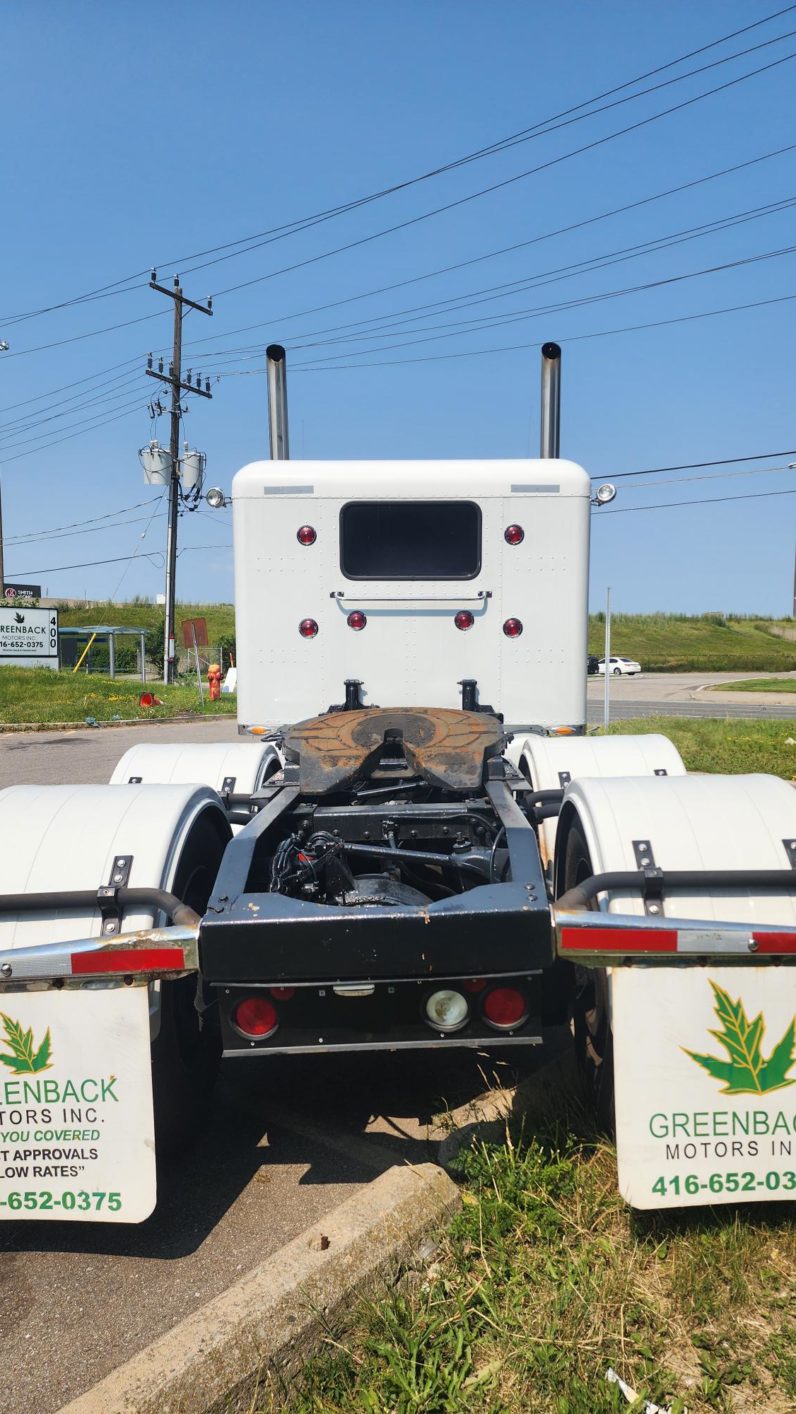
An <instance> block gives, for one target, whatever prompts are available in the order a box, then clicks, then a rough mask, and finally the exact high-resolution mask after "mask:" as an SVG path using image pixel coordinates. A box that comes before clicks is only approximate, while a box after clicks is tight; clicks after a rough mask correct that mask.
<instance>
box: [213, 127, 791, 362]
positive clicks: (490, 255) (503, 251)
mask: <svg viewBox="0 0 796 1414" xmlns="http://www.w3.org/2000/svg"><path fill="white" fill-rule="evenodd" d="M794 150H796V143H789V144H788V145H787V146H786V147H779V148H775V149H774V150H773V151H771V152H764V153H761V154H760V156H758V157H751V158H749V159H748V160H747V161H745V162H738V163H736V164H735V165H734V166H732V167H724V168H722V169H721V170H720V171H718V172H710V173H708V174H707V176H704V177H696V178H694V179H693V180H692V181H689V182H683V183H681V185H680V186H676V187H668V188H667V189H666V190H665V191H661V192H655V193H654V194H653V195H652V196H645V197H641V199H640V200H638V201H631V202H628V203H627V205H625V206H615V207H613V208H612V209H611V210H610V211H602V212H600V213H599V214H598V215H596V216H588V217H586V218H585V219H584V220H582V221H574V222H573V223H572V224H571V225H569V226H559V227H557V228H556V229H555V230H553V231H546V232H544V234H542V235H539V236H531V237H530V238H529V239H528V240H524V241H516V242H514V243H513V244H512V245H507V246H500V247H498V249H497V250H491V251H486V252H485V253H484V254H481V255H475V256H472V257H470V259H468V260H459V261H456V262H455V263H454V264H452V265H443V266H440V267H439V268H438V269H436V270H428V271H425V272H424V273H423V274H421V275H412V276H410V277H409V278H408V279H405V280H396V281H394V282H393V283H392V284H390V285H379V286H377V287H376V288H374V289H372V290H364V291H363V292H362V293H361V294H355V295H347V296H346V297H345V298H344V299H339V300H331V301H329V302H328V303H327V304H319V305H314V306H312V307H311V308H310V309H302V310H299V311H298V312H297V313H293V314H281V315H274V316H273V317H272V318H271V319H268V320H262V321H260V322H258V323H256V324H244V325H242V326H241V327H240V328H238V329H228V330H226V331H225V332H224V333H222V334H216V335H211V336H210V338H208V339H196V340H194V341H193V344H201V345H203V346H205V345H207V344H210V343H212V342H214V340H215V339H228V338H231V337H232V335H233V334H247V333H249V332H250V331H251V330H253V329H266V328H273V327H274V325H275V324H281V323H285V322H286V321H287V320H290V319H301V318H303V317H304V316H305V315H308V314H322V313H324V312H325V311H326V310H327V309H337V308H338V307H339V306H341V305H345V304H353V303H355V302H356V301H358V300H363V299H371V298H372V297H373V296H374V295H382V294H388V293H390V292H391V291H392V290H398V289H403V288H404V287H405V286H407V285H415V284H419V283H420V282H421V281H424V280H431V279H435V278H436V277H437V276H439V275H449V274H451V273H452V272H453V271H454V270H463V269H464V268H465V267H466V266H469V265H478V264H480V263H481V262H482V261H485V260H494V259H496V258H497V257H498V256H501V255H508V254H511V253H513V252H514V251H516V250H522V249H524V248H526V247H527V246H531V245H538V244H539V243H540V242H542V241H547V240H552V239H553V238H554V237H555V236H561V235H569V234H570V233H571V232H572V231H578V230H581V229H582V228H583V227H585V226H591V225H594V224H595V223H596V222H598V221H606V220H608V218H609V217H612V216H621V215H623V214H624V213H625V212H627V211H634V210H636V209H637V208H638V207H641V206H647V205H649V204H650V203H652V202H655V201H662V200H663V199H664V198H665V197H667V196H676V195H678V194H679V193H680V192H684V191H688V190H690V189H691V188H693V187H697V186H701V185H703V184H704V183H706V182H712V181H716V180H717V179H718V178H720V177H726V176H730V175H731V174H733V173H734V172H740V171H742V170H743V169H744V168H746V167H754V166H756V165H757V164H758V163H760V162H767V161H769V160H770V159H772V158H774V157H781V156H783V155H784V154H785V153H786V152H793V151H794ZM192 346H193V345H188V347H192ZM218 352H219V353H221V352H223V350H218ZM197 356H199V355H197ZM207 356H208V357H211V356H212V352H210V353H208V355H207Z"/></svg>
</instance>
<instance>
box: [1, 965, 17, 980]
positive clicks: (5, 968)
mask: <svg viewBox="0 0 796 1414" xmlns="http://www.w3.org/2000/svg"><path fill="white" fill-rule="evenodd" d="M0 972H1V973H2V974H3V976H4V977H12V976H13V975H14V969H13V967H12V966H11V963H10V962H4V963H3V965H2V967H0Z"/></svg>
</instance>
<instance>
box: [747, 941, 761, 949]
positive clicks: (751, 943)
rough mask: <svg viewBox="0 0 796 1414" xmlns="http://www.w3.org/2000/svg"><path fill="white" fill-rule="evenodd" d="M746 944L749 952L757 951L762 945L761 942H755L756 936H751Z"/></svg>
mask: <svg viewBox="0 0 796 1414" xmlns="http://www.w3.org/2000/svg"><path fill="white" fill-rule="evenodd" d="M746 946H747V948H748V949H749V952H757V949H758V947H759V946H760V945H759V943H757V942H755V939H754V938H750V939H749V942H748V943H747V944H746Z"/></svg>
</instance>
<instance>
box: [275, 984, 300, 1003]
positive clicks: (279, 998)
mask: <svg viewBox="0 0 796 1414" xmlns="http://www.w3.org/2000/svg"><path fill="white" fill-rule="evenodd" d="M270 992H271V996H272V997H273V999H274V1001H275V1002H289V1001H290V999H291V997H295V995H296V989H295V987H271V988H270Z"/></svg>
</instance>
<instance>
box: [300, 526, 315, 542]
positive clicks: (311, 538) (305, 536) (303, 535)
mask: <svg viewBox="0 0 796 1414" xmlns="http://www.w3.org/2000/svg"><path fill="white" fill-rule="evenodd" d="M296 539H297V540H298V543H299V545H314V544H315V541H316V540H317V539H318V536H317V535H316V533H315V530H314V529H313V527H312V526H311V525H300V526H299V528H298V530H297V531H296Z"/></svg>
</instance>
